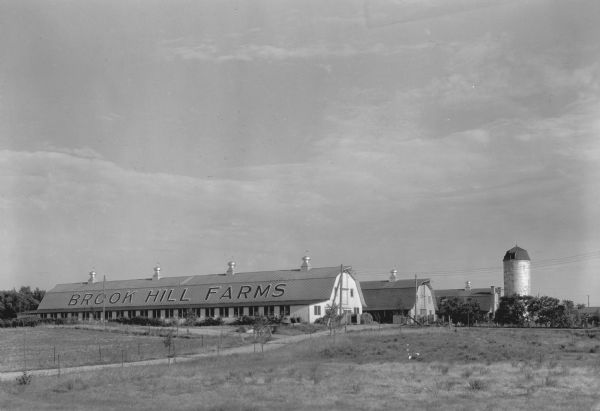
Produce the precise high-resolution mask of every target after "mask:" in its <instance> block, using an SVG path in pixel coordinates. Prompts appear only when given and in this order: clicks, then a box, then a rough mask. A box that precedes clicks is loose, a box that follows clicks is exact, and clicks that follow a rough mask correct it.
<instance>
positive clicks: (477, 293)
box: [435, 288, 494, 311]
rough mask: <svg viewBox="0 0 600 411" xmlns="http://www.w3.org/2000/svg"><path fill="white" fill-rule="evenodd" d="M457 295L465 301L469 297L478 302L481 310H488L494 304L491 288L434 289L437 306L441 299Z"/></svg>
mask: <svg viewBox="0 0 600 411" xmlns="http://www.w3.org/2000/svg"><path fill="white" fill-rule="evenodd" d="M453 297H457V298H460V299H461V300H463V301H465V300H467V299H471V300H474V301H477V302H478V303H479V308H480V309H481V310H482V311H490V310H491V309H492V308H493V305H494V295H493V294H492V290H491V288H471V290H465V289H461V288H458V289H449V290H435V298H436V300H437V303H438V307H439V305H440V302H441V300H442V299H446V298H453Z"/></svg>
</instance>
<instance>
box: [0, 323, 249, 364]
mask: <svg viewBox="0 0 600 411" xmlns="http://www.w3.org/2000/svg"><path fill="white" fill-rule="evenodd" d="M205 331H213V332H212V333H210V334H198V333H193V332H190V331H189V329H188V328H185V327H182V328H181V329H175V328H166V327H164V328H162V327H122V326H121V327H118V326H111V327H107V328H106V330H103V329H102V328H101V327H97V328H96V329H89V328H84V326H75V327H73V326H62V327H53V326H52V327H46V326H41V327H35V328H28V327H24V328H17V329H11V328H0V372H6V371H22V370H23V369H28V370H30V369H46V368H57V367H58V365H59V362H60V366H61V367H63V368H65V367H75V366H81V365H95V364H109V363H116V362H121V361H124V362H130V361H140V360H148V359H155V358H166V357H167V356H169V355H173V354H174V353H175V354H176V355H185V354H198V353H204V352H211V351H216V350H218V349H227V348H231V347H236V346H239V345H243V344H248V343H249V341H247V339H243V337H241V336H240V335H238V334H236V333H235V332H234V331H233V329H232V328H231V327H223V330H218V327H217V330H216V331H215V330H205ZM169 334H170V335H173V336H177V338H172V340H171V341H172V344H171V345H170V346H167V345H165V338H166V336H167V335H169Z"/></svg>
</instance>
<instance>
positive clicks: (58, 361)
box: [58, 354, 60, 377]
mask: <svg viewBox="0 0 600 411" xmlns="http://www.w3.org/2000/svg"><path fill="white" fill-rule="evenodd" d="M58 376H59V377H60V354H58Z"/></svg>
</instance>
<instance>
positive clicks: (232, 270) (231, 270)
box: [227, 261, 235, 275]
mask: <svg viewBox="0 0 600 411" xmlns="http://www.w3.org/2000/svg"><path fill="white" fill-rule="evenodd" d="M227 264H228V265H229V268H228V269H227V274H228V275H235V261H230V262H228V263H227Z"/></svg>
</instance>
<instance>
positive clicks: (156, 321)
mask: <svg viewBox="0 0 600 411" xmlns="http://www.w3.org/2000/svg"><path fill="white" fill-rule="evenodd" d="M115 321H116V322H117V323H119V324H128V325H144V326H151V327H164V326H165V325H167V324H166V322H165V320H163V319H162V318H148V317H131V318H125V317H121V318H117V319H116V320H115Z"/></svg>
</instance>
